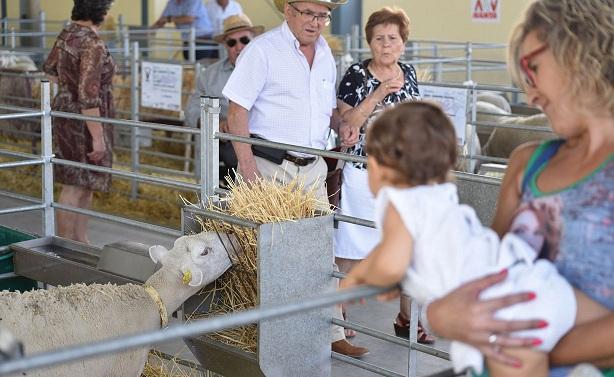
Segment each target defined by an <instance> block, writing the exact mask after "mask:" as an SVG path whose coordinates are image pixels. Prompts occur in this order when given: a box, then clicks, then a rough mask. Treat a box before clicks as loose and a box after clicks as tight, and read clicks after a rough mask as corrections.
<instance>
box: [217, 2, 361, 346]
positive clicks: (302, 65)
mask: <svg viewBox="0 0 614 377" xmlns="http://www.w3.org/2000/svg"><path fill="white" fill-rule="evenodd" d="M346 2H347V0H300V1H299V0H275V5H276V6H277V9H278V10H279V11H280V12H283V14H284V19H285V21H284V22H283V23H282V24H281V25H280V26H278V27H276V28H274V29H272V30H270V31H268V32H266V33H264V34H263V35H261V36H260V37H258V38H257V39H256V40H255V41H253V42H252V43H250V44H249V46H247V48H246V49H245V50H244V51H243V52H242V53H241V56H240V57H239V60H238V62H237V66H236V68H235V70H234V71H233V73H232V75H231V76H230V79H229V80H228V83H227V84H226V86H225V87H224V90H223V94H224V96H226V97H227V98H228V99H229V100H230V104H229V109H228V128H229V132H230V133H233V134H235V135H238V136H243V137H250V134H251V136H252V137H256V138H262V139H266V140H270V141H274V142H278V143H286V144H292V145H298V146H302V147H310V148H317V149H325V148H326V146H327V141H328V140H327V137H328V133H329V132H328V131H329V128H333V129H336V128H337V127H338V123H339V121H338V119H339V118H338V115H337V112H336V107H337V103H336V93H335V82H336V74H337V73H336V67H335V60H334V58H333V55H332V52H331V50H330V48H329V46H328V44H327V43H326V40H325V39H324V38H323V37H322V36H321V33H322V31H323V30H324V28H325V27H326V26H327V25H328V24H329V23H330V20H331V11H332V10H333V9H335V8H337V7H338V6H339V5H342V4H345V3H346ZM232 144H233V147H234V149H235V152H236V154H237V158H238V162H239V165H238V168H239V170H238V172H239V174H240V175H241V176H242V177H243V179H245V180H247V181H251V180H254V179H256V178H257V177H264V178H266V179H275V180H277V181H279V182H280V183H287V182H289V181H291V180H293V179H296V178H299V179H301V180H302V181H303V183H304V185H305V188H306V189H311V190H313V191H312V192H315V193H316V195H317V196H318V199H319V200H320V201H321V203H326V204H328V196H327V193H326V186H325V183H324V180H325V178H326V173H327V168H326V163H325V162H324V159H323V158H322V157H318V156H312V155H308V154H304V153H298V152H294V151H283V150H281V151H280V150H276V149H272V148H263V147H260V146H250V145H249V144H245V143H238V142H232ZM335 317H336V318H338V319H341V318H342V316H341V308H340V307H337V308H336V311H335ZM332 331H333V334H332V350H333V351H335V352H338V353H341V354H344V355H347V356H351V357H357V358H358V357H362V356H365V355H366V354H367V353H368V352H369V350H368V349H366V348H363V347H356V346H354V345H352V344H351V343H349V342H348V341H347V340H346V338H345V334H344V331H343V328H342V327H339V326H336V325H335V326H333V328H332ZM289 335H290V334H289Z"/></svg>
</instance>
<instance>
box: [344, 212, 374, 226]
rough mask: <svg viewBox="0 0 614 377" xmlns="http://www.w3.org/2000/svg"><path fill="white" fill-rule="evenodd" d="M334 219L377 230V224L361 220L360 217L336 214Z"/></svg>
mask: <svg viewBox="0 0 614 377" xmlns="http://www.w3.org/2000/svg"><path fill="white" fill-rule="evenodd" d="M334 219H335V221H341V222H344V223H349V224H356V225H362V226H366V227H368V228H375V222H373V221H370V220H365V219H361V218H359V217H352V216H346V215H341V214H338V213H335V215H334Z"/></svg>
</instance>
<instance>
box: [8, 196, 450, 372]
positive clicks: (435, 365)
mask: <svg viewBox="0 0 614 377" xmlns="http://www.w3.org/2000/svg"><path fill="white" fill-rule="evenodd" d="M19 205H23V204H22V203H20V202H19V201H17V200H14V199H9V198H5V197H0V209H4V208H12V207H16V206H19ZM41 218H42V216H41V211H30V212H25V213H19V214H10V215H0V225H4V226H8V227H12V228H16V229H19V230H22V231H26V232H30V233H35V234H40V233H41V230H42V221H41ZM88 234H89V237H90V240H91V242H92V244H93V245H95V246H102V245H105V244H109V243H113V242H117V241H122V240H130V241H136V242H141V243H144V244H147V245H154V244H160V245H164V246H166V247H171V246H172V244H173V241H174V238H173V237H170V236H166V235H161V234H156V233H153V232H148V231H144V230H142V229H140V228H136V227H131V226H127V225H123V224H116V223H112V222H109V221H105V220H97V219H91V220H90V223H89V233H88ZM348 312H349V314H348V316H349V318H348V319H349V321H351V322H356V323H358V324H361V325H365V326H367V327H370V328H373V329H376V330H380V331H383V332H386V333H389V334H393V328H392V322H393V320H394V317H395V316H396V314H397V312H398V302H396V301H393V302H383V303H382V302H378V301H375V300H368V301H367V303H366V304H364V305H353V306H351V307H350V308H349V311H348ZM291 335H292V334H289V336H291ZM351 341H352V343H355V344H356V345H360V346H364V347H368V348H369V349H370V354H369V355H367V356H366V357H365V358H364V359H363V361H366V362H369V363H373V364H375V365H377V366H380V367H382V368H386V369H388V370H391V371H393V372H396V373H399V374H402V375H407V360H408V351H407V349H406V348H403V347H400V346H397V345H394V344H390V343H387V342H384V341H381V340H378V339H374V338H372V337H369V336H367V335H364V334H358V335H357V336H356V337H355V338H353V339H352V340H351ZM448 346H449V344H448V343H447V342H445V341H440V340H438V341H437V342H436V344H435V347H437V348H439V349H444V350H447V349H448ZM156 348H158V349H160V350H161V351H163V352H165V353H167V354H170V355H175V356H177V357H180V358H184V359H187V360H191V361H195V360H194V358H193V357H192V355H191V353H190V351H189V350H188V349H187V347H186V346H185V345H184V344H183V343H182V342H172V343H168V344H163V345H158V346H157V347H156ZM450 367H451V364H450V363H449V362H448V361H445V360H442V359H438V358H435V357H432V356H429V355H425V354H419V357H418V365H417V370H418V376H427V375H430V374H433V373H436V372H438V371H441V370H443V369H448V368H450ZM332 375H333V376H334V377H341V376H355V377H363V376H364V377H367V376H375V375H376V374H374V373H372V372H368V371H365V370H362V369H359V368H357V367H355V366H352V365H348V364H346V363H344V362H341V361H338V360H333V361H332Z"/></svg>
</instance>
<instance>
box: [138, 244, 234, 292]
mask: <svg viewBox="0 0 614 377" xmlns="http://www.w3.org/2000/svg"><path fill="white" fill-rule="evenodd" d="M240 250H241V247H240V246H239V243H238V242H237V240H236V238H235V236H233V235H229V234H225V233H216V232H202V233H199V234H195V235H191V236H183V237H180V238H178V239H177V240H175V244H174V245H173V248H172V249H171V250H167V249H166V248H165V247H164V246H160V245H156V246H152V247H150V248H149V256H150V257H151V259H152V260H153V261H154V263H158V262H161V263H162V265H163V266H170V265H171V264H172V265H175V266H176V267H177V269H178V270H179V271H180V273H181V275H182V276H181V278H182V281H183V283H184V284H187V285H190V286H192V287H197V286H204V285H206V284H209V283H211V282H212V281H214V280H215V279H217V278H218V277H220V275H222V274H223V273H224V272H225V271H226V270H227V269H228V268H230V266H232V264H233V262H234V261H236V259H237V254H238V253H239V252H240Z"/></svg>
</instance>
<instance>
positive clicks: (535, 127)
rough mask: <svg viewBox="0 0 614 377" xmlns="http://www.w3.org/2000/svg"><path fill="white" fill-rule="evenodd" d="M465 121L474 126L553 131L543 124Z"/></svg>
mask: <svg viewBox="0 0 614 377" xmlns="http://www.w3.org/2000/svg"><path fill="white" fill-rule="evenodd" d="M467 123H468V124H471V125H474V126H482V127H491V128H507V129H511V130H525V131H535V132H546V133H552V132H553V131H552V129H551V128H550V127H543V126H523V125H519V124H500V123H495V122H467Z"/></svg>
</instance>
